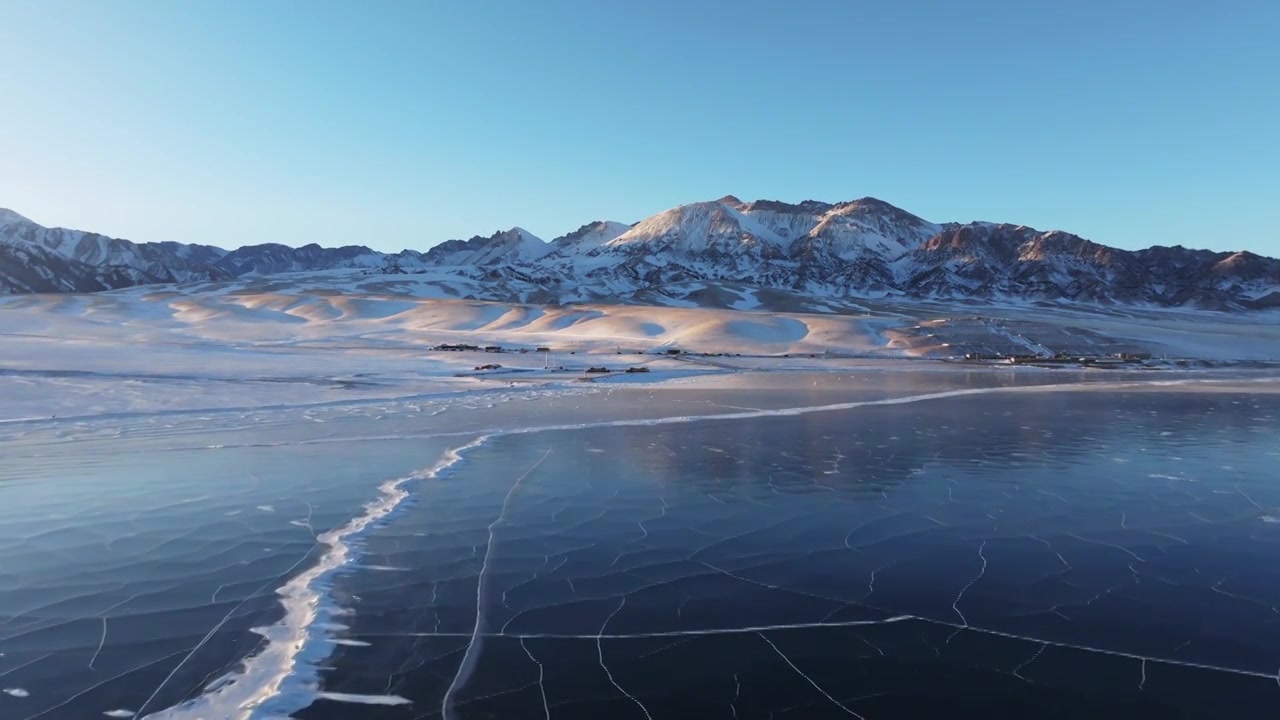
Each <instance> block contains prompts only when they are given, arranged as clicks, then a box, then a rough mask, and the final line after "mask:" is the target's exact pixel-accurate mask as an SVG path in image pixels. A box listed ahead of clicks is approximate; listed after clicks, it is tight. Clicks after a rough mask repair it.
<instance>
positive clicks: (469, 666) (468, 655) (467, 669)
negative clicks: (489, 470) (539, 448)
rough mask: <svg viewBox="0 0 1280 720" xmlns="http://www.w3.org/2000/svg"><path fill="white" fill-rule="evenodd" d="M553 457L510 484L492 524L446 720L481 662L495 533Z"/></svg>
mask: <svg viewBox="0 0 1280 720" xmlns="http://www.w3.org/2000/svg"><path fill="white" fill-rule="evenodd" d="M550 454H551V448H547V451H546V452H545V453H543V455H542V457H540V458H538V460H537V461H536V462H534V463H533V465H531V466H530V467H529V469H528V470H525V471H524V474H523V475H521V476H519V477H517V478H516V480H515V482H513V483H512V484H511V489H509V490H507V494H506V496H505V497H504V498H503V499H502V508H501V509H500V510H499V511H498V517H496V518H494V520H493V522H491V523H489V541H488V543H486V544H485V549H484V558H483V559H482V560H481V564H480V573H479V574H478V575H477V576H476V622H475V625H474V626H472V631H471V641H470V642H469V643H467V649H466V652H465V653H463V655H462V662H461V663H459V664H458V672H457V674H455V675H454V676H453V682H451V683H449V688H448V689H447V690H445V693H444V698H443V699H442V700H441V704H440V714H441V716H442V717H444V718H445V720H448V718H450V717H451V716H452V711H453V696H454V693H456V692H457V691H458V690H459V689H460V688H462V686H463V685H465V684H466V682H467V680H469V679H470V677H471V672H472V671H473V670H474V669H475V663H476V661H477V660H478V659H479V654H478V652H477V653H476V654H473V651H475V650H476V649H477V646H478V645H480V643H479V642H478V641H479V640H480V639H481V637H483V632H484V630H483V628H484V620H485V615H484V590H485V580H486V578H487V577H488V575H487V573H488V570H489V559H490V558H491V557H492V556H493V546H494V543H495V535H496V533H495V532H494V531H495V530H497V528H498V526H499V525H501V524H502V522H503V521H504V520H506V518H507V509H508V508H509V507H510V505H511V498H512V497H513V496H514V495H515V494H516V490H518V489H519V487H520V483H522V482H524V479H525V478H527V477H529V475H530V474H532V473H533V471H534V470H536V469H538V466H539V465H541V464H542V461H543V460H546V459H547V456H548V455H550Z"/></svg>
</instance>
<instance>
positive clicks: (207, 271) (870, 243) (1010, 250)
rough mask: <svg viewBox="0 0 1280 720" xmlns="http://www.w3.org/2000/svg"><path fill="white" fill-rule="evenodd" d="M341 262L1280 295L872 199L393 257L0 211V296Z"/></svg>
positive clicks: (488, 270)
mask: <svg viewBox="0 0 1280 720" xmlns="http://www.w3.org/2000/svg"><path fill="white" fill-rule="evenodd" d="M341 269H347V270H352V271H360V272H364V273H366V274H368V275H371V276H386V275H390V276H394V275H418V276H420V278H421V279H424V280H427V279H429V281H430V282H432V283H436V284H437V285H438V286H439V288H440V291H441V294H442V295H444V296H460V297H471V298H477V299H488V300H503V301H517V302H540V303H566V302H591V301H604V300H615V301H629V300H630V301H635V302H647V301H658V302H660V303H665V304H671V303H673V302H674V303H680V302H687V303H689V304H703V303H706V302H712V301H714V302H724V303H727V304H728V305H729V306H733V307H739V306H746V305H749V304H750V301H749V300H748V299H746V298H747V296H750V295H751V294H752V293H753V292H754V291H756V290H778V291H785V292H787V293H791V294H794V295H798V296H802V297H809V298H813V299H815V300H821V299H840V298H854V299H857V298H886V297H889V298H892V297H906V298H917V299H922V298H923V299H928V298H938V299H959V300H978V301H1002V302H1008V301H1020V302H1021V301H1026V302H1037V303H1062V302H1066V303H1083V304H1102V305H1107V304H1141V305H1155V306H1188V307H1198V308H1208V309H1218V310H1237V309H1252V308H1267V307H1276V306H1280V261H1277V260H1274V259H1270V258H1264V257H1260V256H1258V255H1254V254H1252V253H1246V252H1241V253H1225V252H1224V253H1215V252H1210V251H1206V250H1190V249H1186V248H1182V247H1155V248H1148V249H1146V250H1140V251H1137V252H1131V251H1125V250H1119V249H1115V248H1109V247H1106V246H1102V245H1098V244H1096V243H1093V242H1090V241H1088V240H1085V239H1083V238H1080V237H1078V236H1076V235H1072V234H1070V233H1066V232H1061V231H1050V232H1041V231H1038V230H1035V229H1033V228H1028V227H1025V226H1020V225H1007V224H998V223H986V222H972V223H967V224H959V223H948V224H943V225H939V224H935V223H932V222H929V221H927V220H924V219H922V218H920V217H917V216H915V215H912V214H911V213H909V212H906V211H905V210H902V209H900V208H897V207H894V206H893V205H890V204H889V203H886V202H884V201H882V200H877V199H875V198H862V199H860V200H854V201H851V202H843V203H834V204H833V203H826V202H820V201H816V200H806V201H804V202H801V203H798V204H790V203H784V202H778V201H772V200H757V201H754V202H743V201H741V200H739V199H738V198H736V197H733V196H726V197H723V198H721V199H719V200H716V201H707V202H696V203H691V204H688V205H681V206H679V207H676V208H672V209H670V210H666V211H664V212H661V213H658V214H656V215H653V216H652V217H649V218H646V219H644V220H642V221H640V222H638V223H635V224H634V225H627V224H624V223H619V222H607V221H596V222H592V223H588V224H586V225H583V226H582V227H580V228H578V229H577V230H575V231H573V232H571V233H569V234H567V235H564V236H562V237H560V238H557V239H555V240H553V241H551V242H549V243H548V242H544V241H542V240H541V239H539V238H537V237H535V236H533V235H532V234H530V233H529V232H527V231H525V230H523V229H521V228H512V229H510V230H507V231H502V232H498V233H495V234H493V235H490V236H488V237H482V236H476V237H473V238H471V239H469V240H448V241H445V242H443V243H440V244H438V245H436V246H434V247H432V248H430V249H429V250H427V251H425V252H420V251H417V250H404V251H401V252H399V253H394V254H387V253H380V252H375V251H373V250H370V249H369V248H367V247H364V246H347V247H341V248H322V247H320V246H318V245H315V244H311V245H306V246H303V247H299V248H293V247H289V246H287V245H279V244H265V245H254V246H246V247H241V248H239V249H237V250H233V251H230V252H228V251H226V250H222V249H220V248H217V247H212V246H204V245H184V244H181V243H176V242H164V243H143V244H136V243H131V242H129V241H127V240H119V239H115V238H109V237H105V236H102V235H98V234H96V233H88V232H82V231H78V230H67V229H63V228H46V227H43V226H41V225H38V224H36V223H34V222H31V221H30V220H27V219H26V218H24V217H22V216H21V215H18V214H17V213H14V212H12V211H8V210H0V292H7V293H23V292H93V291H98V290H104V289H111V288H119V287H127V286H132V285H139V284H149V283H173V282H208V281H224V280H228V279H231V278H236V277H244V276H262V275H274V274H278V273H290V272H301V271H308V272H314V271H322V270H341ZM744 288H745V290H743V289H744ZM743 292H745V295H744V294H742V293H743Z"/></svg>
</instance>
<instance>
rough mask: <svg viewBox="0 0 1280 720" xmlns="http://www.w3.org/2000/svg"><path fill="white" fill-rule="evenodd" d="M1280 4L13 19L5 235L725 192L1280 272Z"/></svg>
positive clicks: (572, 211) (518, 214) (1, 91)
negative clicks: (839, 203)
mask: <svg viewBox="0 0 1280 720" xmlns="http://www.w3.org/2000/svg"><path fill="white" fill-rule="evenodd" d="M1278 36H1280V2H1268V1H1266V0H1220V1H1219V2H1213V3H1205V2H1194V3H1193V2H1184V1H1182V0H1142V1H1130V2H1126V1H1124V0H1112V1H1109V2H1101V1H1096V0H1072V1H1071V2H1048V1H1047V0H1046V1H1044V2H1041V1H1040V0H998V1H997V0H993V1H986V2H984V1H980V0H978V1H972V2H960V1H957V0H947V1H944V0H939V1H937V2H920V1H911V0H877V1H875V2H872V1H870V0H866V1H858V0H826V1H825V2H815V1H810V0H803V1H802V0H788V1H786V2H783V1H782V0H777V1H775V2H755V1H750V0H734V1H732V2H730V1H724V2H712V1H710V0H702V1H699V0H646V1H645V2H621V1H618V2H615V1H613V0H582V1H580V2H569V1H568V0H563V1H561V0H536V1H525V0H505V1H501V2H497V1H491V0H449V1H445V0H439V1H435V0H414V1H411V2H393V1H385V0H384V1H379V2H370V3H359V2H355V1H354V0H348V1H347V2H341V3H337V2H321V1H319V0H306V1H303V0H294V1H289V2H284V1H281V0H216V1H215V0H208V1H201V0H193V1H185V0H184V1H171V0H149V1H129V0H85V1H83V2H70V1H67V0H0V207H9V208H12V209H14V210H16V211H18V212H20V213H23V214H24V215H27V216H28V217H30V218H32V219H33V220H36V221H37V222H41V223H43V224H46V225H61V226H69V227H76V228H81V229H88V230H95V231H98V232H102V233H105V234H109V235H115V236H121V237H127V238H129V239H132V240H136V241H152V240H181V241H187V242H202V243H212V244H217V245H222V246H224V247H235V246H238V245H242V244H250V243H259V242H268V241H273V242H283V243H286V244H291V245H300V244H304V243H308V242H319V243H321V244H326V245H329V244H347V243H360V244H366V245H369V246H371V247H374V248H376V249H381V250H397V249H400V248H402V247H414V248H419V249H421V248H425V247H428V246H430V245H433V244H435V243H437V242H439V241H441V240H445V239H448V238H454V237H469V236H471V235H475V234H479V233H484V234H488V233H491V232H493V231H494V230H497V229H500V228H501V229H505V228H508V227H511V226H513V225H519V226H521V227H524V228H526V229H528V230H530V231H532V232H533V233H535V234H537V235H539V236H541V237H543V238H544V239H550V238H552V237H555V236H557V235H560V234H563V233H565V232H567V231H569V230H572V229H574V228H576V227H577V226H578V225H580V224H582V223H584V222H587V221H589V220H594V219H610V220H621V221H626V222H632V221H635V220H639V219H641V218H643V217H645V216H647V215H650V214H652V213H655V212H658V211H661V210H664V209H667V208H669V207H672V206H675V205H678V204H681V203H686V202H693V201H697V200H708V199H714V198H717V197H720V196H721V195H724V194H727V193H732V194H735V195H738V196H739V197H742V198H744V199H754V198H770V199H780V200H787V201H799V200H803V199H806V198H817V199H824V200H830V201H836V200H847V199H853V198H857V197H861V196H865V195H872V196H875V197H879V198H882V199H884V200H887V201H889V202H891V203H894V204H896V205H899V206H901V207H903V208H906V209H907V210H910V211H912V212H915V213H917V214H919V215H922V216H924V217H926V218H927V219H929V220H934V221H938V222H941V221H950V220H957V221H968V220H975V219H982V220H999V221H1007V222H1016V223H1022V224H1026V225H1032V226H1035V227H1039V228H1042V229H1050V228H1060V229H1065V230H1070V231H1073V232H1076V233H1078V234H1081V235H1083V236H1085V237H1088V238H1090V239H1093V240H1096V241H1099V242H1103V243H1107V244H1111V245H1117V246H1120V247H1129V248H1132V247H1139V246H1144V245H1149V244H1178V243H1181V244H1185V245H1190V246H1201V247H1211V248H1214V249H1241V248H1243V249H1250V250H1254V251H1256V252H1260V253H1266V254H1270V255H1280V179H1278V178H1280V170H1278V168H1280V42H1278V41H1277V37H1278Z"/></svg>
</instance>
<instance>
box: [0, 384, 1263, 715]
mask: <svg viewBox="0 0 1280 720" xmlns="http://www.w3.org/2000/svg"><path fill="white" fill-rule="evenodd" d="M1151 379H1153V378H1150V377H1134V376H1127V375H1126V376H1111V377H1109V376H1106V375H1103V374H1097V373H1095V374H1071V373H1049V372H1025V373H1016V374H1015V373H1011V372H992V371H975V372H951V371H946V372H943V371H936V372H933V371H931V372H894V371H888V370H881V371H875V372H864V373H849V374H841V375H834V374H823V375H816V374H815V375H808V374H785V373H781V374H777V375H776V376H774V377H772V378H770V379H769V381H768V382H767V383H763V384H759V385H757V384H754V383H753V382H752V381H751V380H750V379H744V380H742V381H741V382H737V381H735V382H725V383H723V384H722V386H720V387H707V386H705V385H699V384H689V385H688V386H685V387H682V386H679V385H674V386H673V385H667V386H658V387H625V386H619V387H609V386H605V387H584V388H583V389H581V390H559V391H554V392H547V391H536V390H530V391H521V390H514V389H513V390H509V391H494V392H488V393H475V394H469V395H466V394H464V395H459V396H452V397H439V398H420V399H414V400H387V401H381V400H370V401H362V402H353V403H350V404H335V405H326V406H320V407H316V406H306V407H278V408H272V409H263V410H244V409H232V410H226V411H213V412H199V411H193V412H176V413H161V412H156V413H146V412H142V413H134V414H121V415H117V416H99V417H85V418H77V419H69V420H65V421H58V420H48V419H42V420H31V421H21V422H10V423H6V424H4V425H0V442H2V443H3V445H2V446H0V452H3V453H4V458H5V462H4V463H3V466H2V467H0V690H3V691H4V694H0V717H5V718H9V717H14V718H36V717H43V718H51V719H56V718H89V717H104V716H105V717H129V716H131V715H134V714H140V715H143V716H156V717H172V718H197V717H204V718H223V717H228V718H242V717H272V716H275V717H279V716H284V715H292V716H294V717H298V718H302V719H315V720H320V719H329V718H355V719H357V720H359V719H362V718H404V719H406V720H407V719H409V718H427V717H435V716H442V717H447V718H482V717H504V718H505V717H555V718H599V717H618V718H623V717H635V718H646V717H649V718H664V717H667V718H671V717H708V718H710V717H725V718H733V717H739V718H750V717H762V718H763V717H781V718H785V717H806V718H809V717H865V718H869V719H875V718H893V717H933V716H941V715H950V716H957V715H958V716H974V717H1026V716H1035V717H1063V718H1078V717H1127V718H1133V717H1152V718H1156V717H1160V718H1164V717H1171V716H1178V717H1206V718H1207V717H1220V716H1221V713H1222V708H1223V707H1230V708H1231V714H1232V716H1233V717H1259V718H1261V717H1274V716H1275V713H1276V712H1277V711H1278V710H1280V677H1278V676H1280V570H1277V569H1276V568H1275V562H1274V559H1275V557H1276V556H1277V552H1280V485H1277V484H1276V482H1275V476H1276V473H1275V470H1274V468H1275V467H1276V465H1277V463H1280V393H1278V392H1277V390H1278V389H1280V387H1278V386H1277V384H1276V383H1275V382H1268V381H1259V380H1258V379H1256V378H1248V377H1241V378H1240V379H1239V380H1238V381H1214V382H1200V381H1194V380H1192V381H1175V382H1165V383H1158V384H1153V383H1151V382H1140V381H1149V380H1151ZM1162 379H1164V378H1162ZM1086 380H1088V381H1090V382H1085V381H1086Z"/></svg>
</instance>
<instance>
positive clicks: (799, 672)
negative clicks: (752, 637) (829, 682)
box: [756, 632, 866, 720]
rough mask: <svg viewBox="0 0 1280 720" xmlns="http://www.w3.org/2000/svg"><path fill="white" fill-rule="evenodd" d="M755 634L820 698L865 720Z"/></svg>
mask: <svg viewBox="0 0 1280 720" xmlns="http://www.w3.org/2000/svg"><path fill="white" fill-rule="evenodd" d="M756 634H757V635H759V636H760V639H761V640H764V641H765V642H767V643H769V647H771V648H773V651H774V652H776V653H778V657H780V658H782V660H783V662H785V663H786V664H787V665H790V666H791V669H792V670H795V671H796V674H797V675H799V676H800V677H802V678H804V679H805V682H807V683H809V684H810V685H812V686H813V689H814V690H817V691H818V692H820V693H822V696H823V697H825V698H826V699H828V700H830V701H831V704H832V705H835V706H836V707H838V708H840V709H841V710H843V711H844V712H845V714H846V715H851V716H853V717H856V718H858V720H866V718H864V717H862V716H861V715H859V714H858V713H856V712H854V711H852V710H850V709H849V708H847V707H845V706H844V704H843V703H841V702H840V701H839V700H836V699H835V698H833V697H831V694H830V693H828V692H827V691H826V690H823V689H822V686H821V685H819V684H818V683H816V682H814V681H813V678H811V677H809V676H808V675H805V674H804V671H803V670H801V669H800V668H798V667H796V664H795V663H793V662H791V658H789V657H787V656H786V654H785V653H783V652H782V651H781V650H779V649H778V646H777V645H774V644H773V641H772V640H770V639H769V638H768V637H766V636H765V634H764V633H762V632H760V633H756Z"/></svg>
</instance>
